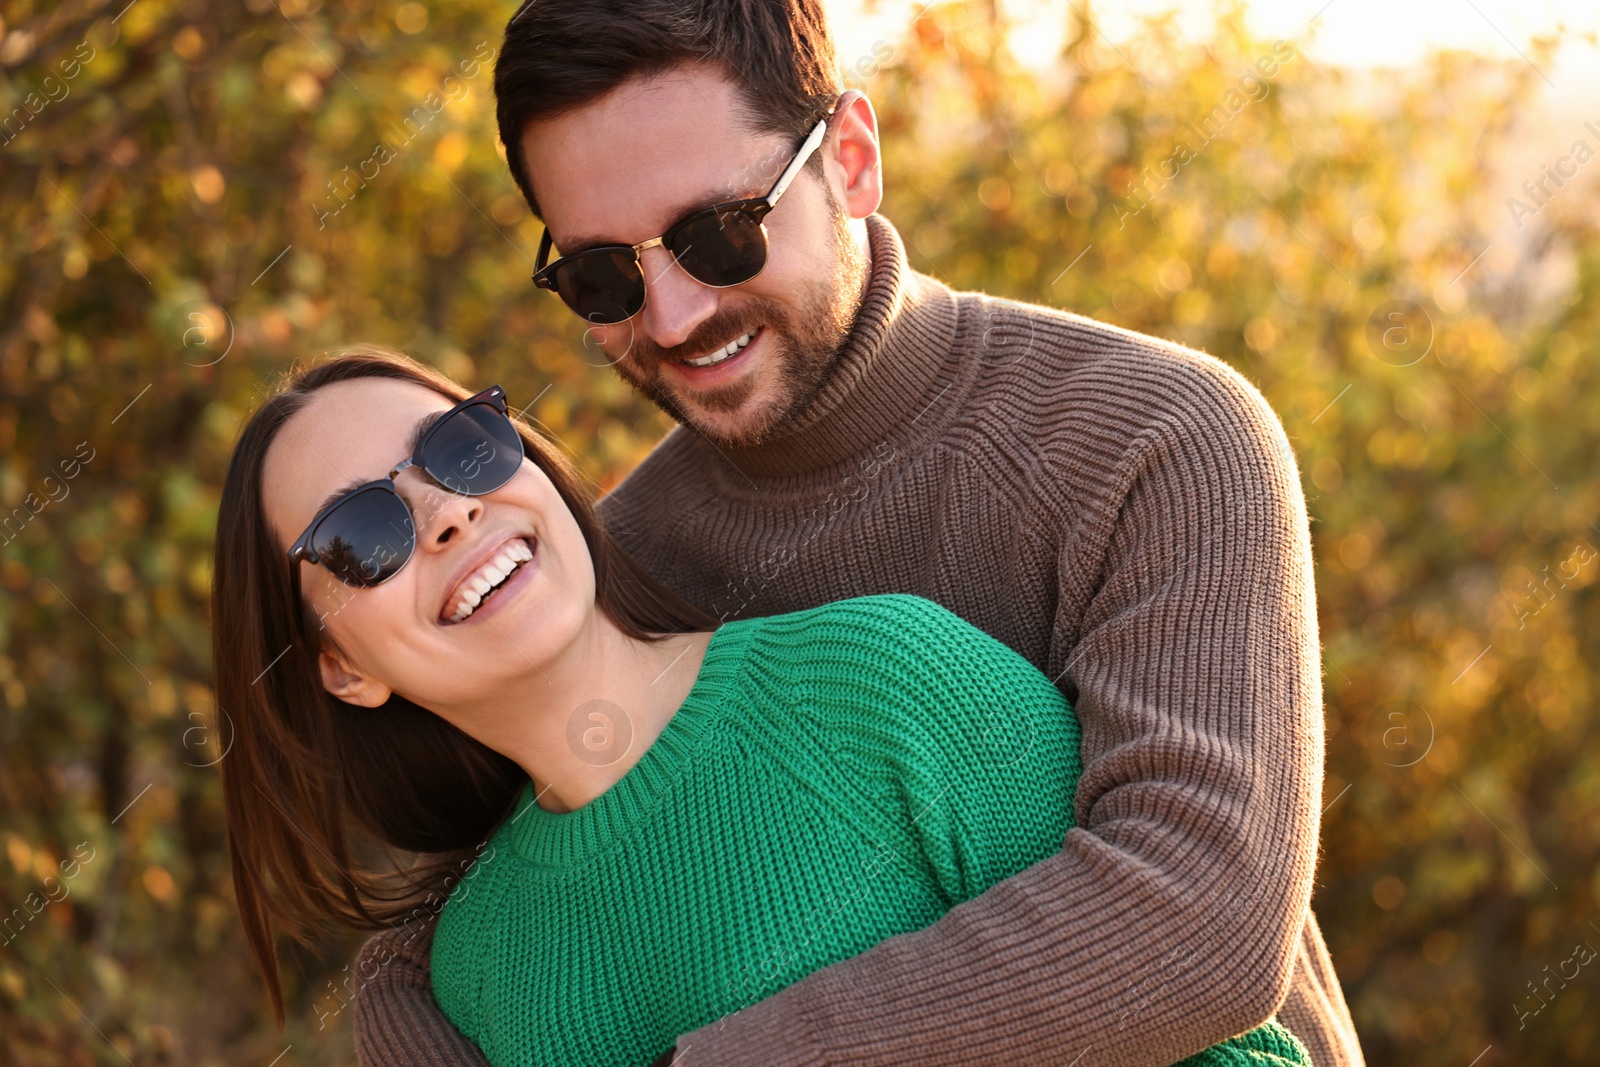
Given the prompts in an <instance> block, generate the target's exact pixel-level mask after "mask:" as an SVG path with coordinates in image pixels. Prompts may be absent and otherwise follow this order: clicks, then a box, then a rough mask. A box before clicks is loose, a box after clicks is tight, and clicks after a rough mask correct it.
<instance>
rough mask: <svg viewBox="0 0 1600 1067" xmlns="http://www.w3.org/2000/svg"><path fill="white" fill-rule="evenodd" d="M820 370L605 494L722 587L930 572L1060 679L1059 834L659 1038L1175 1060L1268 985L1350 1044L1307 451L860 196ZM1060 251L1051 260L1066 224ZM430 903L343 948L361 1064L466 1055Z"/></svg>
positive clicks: (776, 1062) (722, 591) (1264, 1010)
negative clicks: (866, 260) (832, 366)
mask: <svg viewBox="0 0 1600 1067" xmlns="http://www.w3.org/2000/svg"><path fill="white" fill-rule="evenodd" d="M867 228H868V232H869V235H870V239H871V252H872V269H871V275H870V279H869V282H868V286H867V292H866V294H865V297H864V299H863V301H862V305H861V308H860V311H859V313H858V315H857V318H856V321H855V324H854V326H853V328H852V331H851V334H850V337H849V339H848V341H847V342H846V345H845V347H844V350H843V351H842V353H841V355H840V359H839V364H838V368H837V370H836V371H835V372H834V374H833V376H832V377H831V378H830V379H829V381H828V383H827V384H826V385H825V387H824V388H823V390H822V392H821V394H820V395H819V396H818V398H817V400H816V402H815V403H814V404H813V405H812V406H811V408H810V409H808V411H807V412H806V413H805V414H804V415H803V416H801V418H800V419H799V420H798V422H797V423H796V424H795V425H793V426H791V427H788V428H786V432H785V433H784V434H783V435H781V436H779V437H776V438H774V439H772V440H770V441H768V442H766V443H763V444H761V445H759V446H755V447H751V448H739V449H732V448H723V449H720V450H719V449H716V448H713V447H712V446H711V445H710V444H709V443H707V442H705V441H704V440H702V439H701V438H699V437H698V436H697V435H695V434H693V433H691V432H689V431H687V430H684V429H682V428H678V429H675V430H674V431H673V432H672V433H670V434H668V435H667V437H666V438H665V439H664V440H663V441H662V442H661V444H660V445H659V446H658V447H657V448H656V449H655V451H653V452H652V453H651V454H650V456H649V457H648V458H647V459H646V460H645V461H644V463H642V464H641V465H640V467H639V468H638V469H637V470H636V471H634V472H633V473H632V474H631V475H630V476H629V477H628V478H627V479H626V480H624V482H623V483H622V484H621V485H620V486H618V487H617V489H616V490H614V491H613V492H612V493H610V494H609V495H608V496H607V497H606V498H605V499H603V500H602V501H601V502H600V510H601V514H602V515H603V516H604V518H605V520H606V521H607V522H608V523H609V524H610V525H611V526H612V528H613V529H615V530H616V532H617V535H618V536H619V538H620V539H621V540H622V542H623V544H624V545H625V546H626V547H627V549H628V550H629V551H630V552H632V553H633V554H634V555H635V556H637V557H638V558H639V559H640V561H641V562H643V563H644V564H645V565H646V566H647V567H649V568H650V569H651V570H652V571H653V572H654V573H656V574H658V575H660V576H661V577H662V578H663V579H664V580H665V581H666V582H667V583H668V584H669V585H671V586H672V587H673V588H675V589H676V590H677V591H678V592H680V593H682V594H684V595H685V596H687V597H688V598H689V599H691V600H694V601H696V602H698V603H700V604H702V605H703V606H705V607H707V608H710V609H712V610H713V611H715V612H717V613H719V614H725V615H726V616H727V617H729V618H743V617H749V616H757V615H775V614H781V613H785V612H791V611H796V610H800V609H804V608H810V607H815V606H817V605H820V604H825V603H828V602H830V601H834V600H840V599H843V598H846V597H852V596H860V595H864V594H872V593H884V592H906V593H916V594H918V595H921V596H925V597H927V598H929V599H930V600H934V601H936V602H938V603H940V604H942V605H944V606H945V607H948V608H950V609H951V610H952V611H954V612H955V613H956V614H957V615H959V616H961V617H962V618H964V619H966V620H968V621H969V622H971V623H973V624H975V625H976V626H978V627H979V628H980V629H982V630H984V631H985V632H987V633H989V634H991V635H993V636H994V637H997V638H999V639H1000V640H1001V641H1003V642H1004V643H1005V644H1006V645H1008V646H1010V647H1011V648H1013V649H1015V650H1016V651H1018V652H1019V653H1021V654H1022V655H1023V656H1024V657H1025V658H1026V659H1027V660H1028V661H1029V662H1031V663H1033V664H1034V665H1035V666H1036V667H1039V668H1040V669H1041V670H1042V671H1043V672H1044V673H1045V674H1046V675H1047V676H1048V677H1050V678H1051V679H1053V680H1055V681H1056V684H1057V685H1058V686H1060V687H1061V689H1062V690H1063V692H1064V693H1065V695H1066V696H1067V697H1068V698H1069V699H1070V700H1071V701H1072V704H1073V707H1074V709H1075V710H1076V712H1077V716H1078V720H1079V722H1080V723H1081V725H1082V748H1081V752H1082V758H1083V764H1084V772H1083V776H1082V778H1081V779H1080V781H1079V786H1078V791H1077V794H1076V796H1075V798H1074V801H1073V813H1074V817H1075V820H1076V827H1075V828H1074V829H1073V830H1071V831H1069V832H1068V834H1067V836H1066V839H1065V841H1064V843H1063V846H1062V847H1061V849H1060V850H1059V851H1058V852H1056V853H1055V854H1054V855H1052V856H1050V857H1048V858H1046V859H1044V860H1042V861H1041V862H1039V863H1036V864H1034V865H1033V866H1031V867H1029V868H1028V869H1027V870H1025V871H1023V872H1022V873H1021V874H1018V875H1015V876H1013V877H1011V878H1008V879H1006V880H1005V881H1003V882H1001V883H999V884H998V885H996V886H994V887H992V888H991V889H990V890H988V891H987V892H986V893H983V894H981V895H980V896H978V897H976V898H974V899H973V900H971V901H968V902H967V903H966V904H963V905H961V906H959V907H957V908H955V909H953V910H952V911H950V912H949V913H948V914H947V915H945V916H944V917H943V918H941V919H939V920H938V921H937V922H935V923H933V924H932V925H931V926H929V927H927V928H926V929H924V930H920V931H917V932H915V933H910V934H904V935H901V936H900V937H896V938H892V939H890V940H889V941H888V942H885V943H884V944H882V945H878V946H876V947H874V948H872V949H869V950H868V951H866V952H864V953H862V954H861V955H859V956H857V957H855V958H853V959H851V960H847V961H845V962H843V963H839V964H835V965H834V966H831V967H826V968H824V969H822V970H820V971H817V972H816V973H814V974H812V975H810V976H809V977H807V978H805V979H803V980H801V981H799V982H797V983H795V984H794V985H792V986H790V987H788V988H787V989H784V990H783V991H781V992H779V993H776V994H774V995H773V996H771V997H768V998H767V999H766V1000H763V1001H760V1002H758V1003H755V1004H752V1005H751V1006H750V1007H748V1008H745V1009H744V1010H743V1011H740V1012H738V1013H737V1014H735V1015H732V1016H729V1017H727V1018H725V1019H719V1020H718V1021H717V1022H716V1023H714V1024H711V1025H709V1026H705V1027H702V1028H700V1029H699V1030H696V1031H693V1032H691V1033H688V1034H684V1035H680V1040H679V1048H680V1050H683V1051H684V1055H685V1063H686V1064H687V1065H688V1067H746V1065H749V1064H761V1065H763V1067H818V1065H822V1064H839V1065H843V1064H849V1065H851V1067H913V1065H915V1067H944V1065H948V1067H955V1065H962V1067H967V1065H970V1064H976V1063H996V1064H1007V1065H1015V1067H1065V1065H1068V1064H1071V1065H1074V1067H1095V1065H1116V1067H1162V1065H1165V1064H1170V1063H1172V1062H1174V1061H1176V1060H1179V1059H1181V1058H1182V1057H1183V1056H1186V1055H1190V1054H1192V1053H1194V1052H1197V1051H1199V1050H1201V1049H1203V1048H1206V1047H1207V1046H1210V1045H1213V1044H1215V1043H1216V1042H1218V1041H1220V1040H1222V1039H1223V1038H1225V1037H1227V1036H1228V1035H1230V1034H1237V1033H1240V1032H1242V1031H1245V1030H1248V1029H1250V1028H1251V1027H1253V1026H1255V1025H1256V1024H1258V1023H1260V1022H1262V1021H1264V1020H1266V1019H1267V1018H1269V1017H1271V1016H1273V1014H1274V1013H1276V1014H1277V1017H1278V1019H1279V1020H1280V1021H1281V1022H1283V1023H1284V1024H1285V1025H1286V1026H1287V1027H1288V1028H1289V1029H1290V1030H1292V1031H1293V1032H1294V1033H1295V1035H1296V1036H1297V1037H1299V1038H1300V1039H1301V1040H1302V1041H1303V1042H1305V1044H1306V1046H1307V1048H1308V1049H1309V1051H1310V1053H1311V1057H1312V1062H1313V1063H1315V1064H1316V1065H1317V1067H1344V1065H1360V1064H1361V1063H1362V1058H1361V1050H1360V1047H1359V1045H1358V1043H1357V1041H1356V1037H1355V1032H1354V1027H1353V1025H1352V1024H1351V1021H1350V1016H1349V1011H1348V1009H1347V1008H1346V1006H1345V1001H1344V996H1343V993H1342V992H1341V991H1340V989H1339V982H1338V978H1337V977H1336V975H1335V974H1334V971H1333V966H1332V962H1331V960H1330V959H1329V956H1328V951H1327V948H1326V947H1325V945H1324V943H1323V940H1322V936H1321V933H1320V931H1319V930H1318V929H1317V924H1316V920H1315V918H1314V916H1312V915H1311V913H1310V910H1309V901H1310V897H1311V889H1312V878H1313V875H1314V872H1315V865H1316V843H1317V826H1318V817H1319V812H1320V810H1321V806H1322V789H1321V781H1322V761H1323V728H1322V687H1321V671H1320V661H1319V650H1318V641H1317V620H1316V608H1315V598H1314V595H1313V588H1312V562H1311V545H1310V533H1309V528H1308V526H1307V521H1306V512H1305V500H1304V496H1303V493H1302V491H1301V489H1300V480H1299V471H1298V469H1297V467H1296V464H1295V460H1294V455H1293V452H1292V451H1291V449H1290V447H1289V442H1288V440H1287V439H1286V437H1285V435H1284V432H1283V428H1282V425H1281V424H1280V423H1279V421H1278V419H1277V417H1276V416H1275V415H1274V414H1273V412H1272V410H1271V408H1270V407H1269V406H1268V404H1267V402H1266V400H1265V399H1264V398H1263V397H1262V396H1261V394H1260V392H1259V391H1258V390H1257V389H1256V388H1255V387H1254V386H1252V385H1251V384H1250V383H1249V382H1248V381H1246V380H1245V379H1244V378H1243V377H1241V376H1240V375H1239V374H1238V373H1237V372H1235V371H1234V370H1232V369H1231V368H1229V367H1228V366H1227V365H1226V364H1224V363H1222V362H1221V361H1220V360H1217V359H1214V358H1212V357H1211V356H1207V355H1204V354H1202V353H1199V352H1195V351H1192V350H1190V349H1186V348H1183V347H1181V346H1178V345H1173V344H1169V343H1167V342H1163V341H1160V340H1157V339H1155V338H1151V337H1146V336H1143V335H1140V334H1135V333H1131V332H1129V331H1126V330H1121V329H1117V328H1116V327H1112V326H1107V325H1105V324H1103V323H1099V322H1095V321H1093V320H1091V319H1086V318H1084V317H1082V316H1079V315H1073V314H1070V313H1068V312H1063V311H1056V310H1053V309H1049V308H1043V307H1038V306H1034V305H1028V304H1019V303H1015V302H1013V301H1008V300H1000V299H995V298H993V297H989V296H986V295H984V294H981V293H968V292H954V291H952V290H951V289H949V288H948V287H946V286H945V285H943V284H941V283H940V282H938V281H937V280H935V279H933V278H929V277H927V276H925V275H922V274H919V273H917V272H915V271H913V270H911V269H910V266H909V264H908V263H907V261H906V252H905V247H904V245H903V244H902V243H901V240H900V237H899V235H898V234H897V233H896V231H895V230H894V228H893V227H892V226H891V225H890V224H889V223H888V221H887V220H885V219H884V218H882V217H881V216H877V215H874V216H872V217H870V218H868V219H867ZM1064 258H1069V257H1064ZM430 933H431V929H430V928H429V927H426V926H424V927H422V928H421V933H420V934H418V935H416V936H411V935H410V933H409V932H406V933H402V932H386V933H384V934H381V935H379V936H377V937H375V938H373V940H372V941H371V942H369V945H368V947H367V949H365V950H364V953H363V958H362V960H361V961H360V962H361V973H362V974H364V975H367V974H370V975H373V977H372V978H371V980H370V981H369V982H368V984H367V985H365V986H364V987H363V988H362V990H361V992H360V995H359V997H358V1000H357V1006H356V1038H357V1049H358V1052H359V1054H360V1056H361V1058H362V1060H363V1062H364V1063H366V1064H368V1065H375V1064H424V1065H434V1064H475V1063H482V1062H483V1060H482V1058H481V1056H479V1055H478V1053H477V1052H476V1050H475V1049H474V1048H473V1046H472V1045H471V1044H470V1043H468V1042H466V1041H464V1040H463V1039H462V1038H461V1036H460V1035H459V1034H458V1033H456V1032H455V1031H454V1029H453V1028H452V1027H450V1026H449V1024H448V1020H447V1019H445V1017H444V1016H443V1015H442V1013H441V1012H440V1011H439V1010H438V1008H437V1006H436V1005H435V1004H434V1002H433V997H432V994H431V992H430V983H429V978H428V972H427V960H428V945H429V936H430Z"/></svg>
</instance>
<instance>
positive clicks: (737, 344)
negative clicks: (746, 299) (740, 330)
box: [684, 326, 760, 367]
mask: <svg viewBox="0 0 1600 1067" xmlns="http://www.w3.org/2000/svg"><path fill="white" fill-rule="evenodd" d="M759 329H760V327H759V326H758V327H756V329H755V330H751V331H750V332H749V333H747V334H745V335H744V336H743V337H740V338H738V339H737V340H734V341H729V342H728V344H727V346H726V347H724V348H719V349H717V350H716V351H715V352H713V353H711V354H710V355H709V356H702V357H701V358H699V359H686V360H684V362H685V363H687V364H689V366H691V367H710V366H713V365H714V364H717V363H721V362H722V361H723V360H725V359H727V358H728V357H729V356H732V355H735V354H736V353H737V352H738V351H739V349H741V348H743V347H744V346H745V345H747V344H749V343H750V339H751V338H753V337H754V336H755V335H756V330H759Z"/></svg>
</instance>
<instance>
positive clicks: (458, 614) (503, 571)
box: [450, 539, 533, 622]
mask: <svg viewBox="0 0 1600 1067" xmlns="http://www.w3.org/2000/svg"><path fill="white" fill-rule="evenodd" d="M532 558H533V550H532V549H530V548H529V547H528V543H527V542H526V541H523V540H520V539H519V540H516V541H508V542H506V545H505V547H504V548H502V549H501V550H500V552H499V554H498V555H496V556H495V557H494V558H493V559H491V560H490V561H489V562H488V563H486V564H484V565H483V566H482V567H480V568H479V569H478V571H477V572H476V573H475V574H472V575H470V576H469V577H468V578H467V580H466V581H465V582H463V583H462V584H461V603H459V604H457V605H456V611H455V614H454V615H451V616H450V621H451V622H460V621H461V620H463V619H465V618H466V617H467V616H469V615H471V614H472V613H473V612H474V611H476V610H478V605H479V604H482V603H483V601H484V598H485V597H487V596H488V595H489V590H491V589H495V588H497V587H499V585H500V583H501V582H503V581H505V580H506V579H507V578H509V577H511V574H512V572H513V571H515V570H516V569H517V568H518V567H520V566H521V565H522V564H524V563H526V562H527V561H528V560H530V559H532Z"/></svg>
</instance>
